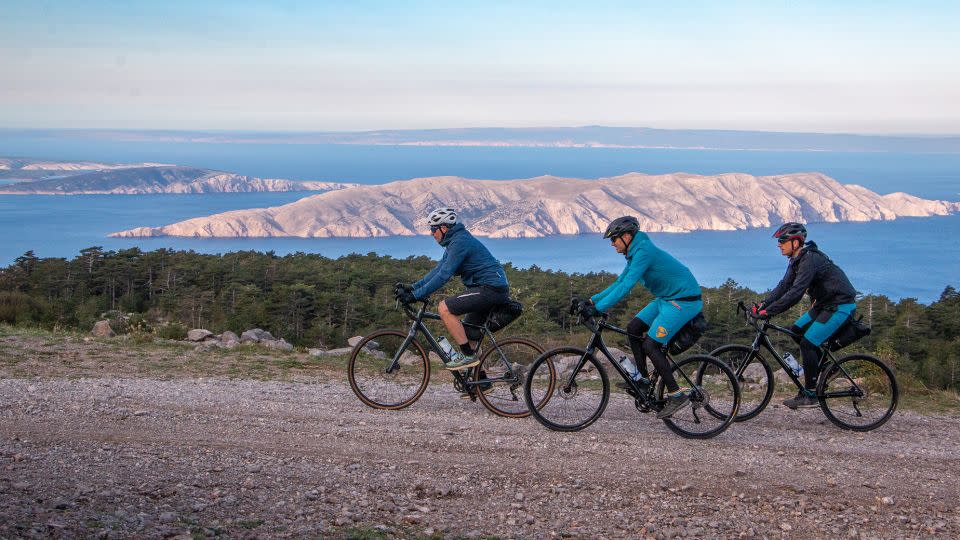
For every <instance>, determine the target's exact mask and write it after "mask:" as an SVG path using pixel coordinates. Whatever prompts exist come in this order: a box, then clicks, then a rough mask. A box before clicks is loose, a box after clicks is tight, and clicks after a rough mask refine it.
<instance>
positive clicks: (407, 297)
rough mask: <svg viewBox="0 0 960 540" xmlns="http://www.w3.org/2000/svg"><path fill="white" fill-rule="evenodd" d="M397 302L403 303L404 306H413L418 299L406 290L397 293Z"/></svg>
mask: <svg viewBox="0 0 960 540" xmlns="http://www.w3.org/2000/svg"><path fill="white" fill-rule="evenodd" d="M397 300H399V301H401V302H403V303H404V304H412V303H414V302H416V301H417V297H416V296H414V295H413V292H411V291H408V290H406V289H400V290H398V291H397Z"/></svg>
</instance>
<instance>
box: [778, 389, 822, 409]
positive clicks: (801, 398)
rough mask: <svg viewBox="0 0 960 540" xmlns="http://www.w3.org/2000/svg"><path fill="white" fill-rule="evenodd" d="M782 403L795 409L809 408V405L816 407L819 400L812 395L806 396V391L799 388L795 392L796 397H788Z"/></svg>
mask: <svg viewBox="0 0 960 540" xmlns="http://www.w3.org/2000/svg"><path fill="white" fill-rule="evenodd" d="M783 404H784V405H786V406H787V407H790V408H791V409H793V410H797V409H809V408H811V407H817V406H819V405H820V400H818V399H817V398H815V397H813V396H808V395H807V394H806V392H804V391H803V390H800V391H799V392H797V397H794V398H790V399H788V400H785V401H784V402H783Z"/></svg>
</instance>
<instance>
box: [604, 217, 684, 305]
mask: <svg viewBox="0 0 960 540" xmlns="http://www.w3.org/2000/svg"><path fill="white" fill-rule="evenodd" d="M637 283H639V284H641V285H643V286H644V287H646V288H647V289H649V290H650V292H651V293H653V295H654V296H656V297H657V298H661V299H663V300H675V299H677V298H686V297H690V296H700V285H699V284H698V283H697V280H696V278H694V277H693V274H692V273H690V269H688V268H687V267H686V266H684V265H683V264H681V263H680V261H678V260H676V259H674V258H673V256H671V255H670V254H669V253H667V252H666V251H664V250H662V249H660V248H658V247H657V246H655V245H653V242H652V241H650V237H649V236H647V234H646V233H644V232H641V231H637V234H636V235H634V237H633V241H632V242H630V247H629V248H628V249H627V267H626V268H624V269H623V272H621V273H620V276H619V277H618V278H617V280H616V281H614V282H613V283H612V284H611V285H610V286H609V287H607V288H606V289H604V290H603V291H601V292H599V293H597V294H595V295H593V296H592V297H591V298H590V299H591V300H592V301H593V304H594V306H596V308H597V309H598V310H600V311H607V310H608V309H610V308H611V307H613V306H614V305H616V304H617V302H619V301H620V300H623V298H624V297H625V296H627V294H629V293H630V289H633V286H634V285H636V284H637Z"/></svg>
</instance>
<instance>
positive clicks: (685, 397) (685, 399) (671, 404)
mask: <svg viewBox="0 0 960 540" xmlns="http://www.w3.org/2000/svg"><path fill="white" fill-rule="evenodd" d="M692 394H693V392H691V391H690V389H689V388H681V389H680V390H677V391H676V392H674V393H672V394H670V395H669V396H667V399H666V402H665V403H664V404H663V408H662V409H660V412H658V413H657V418H658V419H660V420H663V419H664V418H670V417H671V416H673V415H674V414H675V413H676V412H677V411H679V410H680V409H682V408H684V407H686V406H687V405H689V404H690V396H691V395H692Z"/></svg>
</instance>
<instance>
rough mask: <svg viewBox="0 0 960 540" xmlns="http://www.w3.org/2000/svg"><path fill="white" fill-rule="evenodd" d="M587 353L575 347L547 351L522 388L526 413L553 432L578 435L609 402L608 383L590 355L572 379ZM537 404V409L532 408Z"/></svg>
mask: <svg viewBox="0 0 960 540" xmlns="http://www.w3.org/2000/svg"><path fill="white" fill-rule="evenodd" d="M586 354H587V352H586V351H584V350H583V349H578V348H576V347H560V348H557V349H553V350H550V351H547V352H545V353H543V354H542V355H540V357H539V358H537V359H536V360H535V361H534V362H533V366H531V367H530V371H529V372H528V373H527V380H526V382H525V383H524V385H523V398H524V400H525V401H526V403H527V410H528V411H530V413H531V414H532V416H533V417H534V418H536V419H537V421H538V422H540V423H541V424H543V425H544V426H546V427H548V428H550V429H552V430H554V431H580V430H581V429H583V428H585V427H587V426H589V425H590V424H592V423H594V422H596V420H597V418H600V415H601V414H603V410H604V409H605V408H606V407H607V401H608V400H609V399H610V381H609V380H608V379H607V372H606V371H604V369H603V366H601V365H600V362H598V361H597V359H596V358H594V357H593V356H592V355H591V356H587V357H586V363H584V365H583V367H582V368H580V370H579V371H578V372H577V373H576V375H574V373H573V370H574V368H576V366H577V364H578V363H579V362H580V360H581V359H582V358H583V357H584V356H586ZM534 404H537V406H534Z"/></svg>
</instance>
